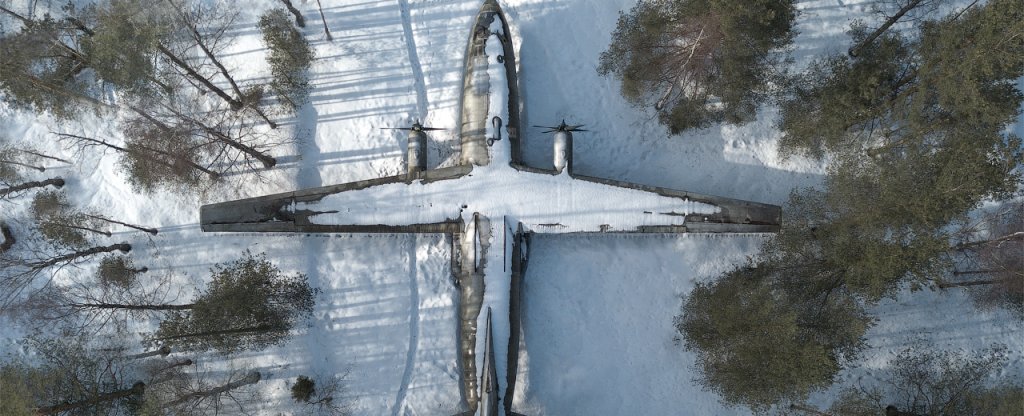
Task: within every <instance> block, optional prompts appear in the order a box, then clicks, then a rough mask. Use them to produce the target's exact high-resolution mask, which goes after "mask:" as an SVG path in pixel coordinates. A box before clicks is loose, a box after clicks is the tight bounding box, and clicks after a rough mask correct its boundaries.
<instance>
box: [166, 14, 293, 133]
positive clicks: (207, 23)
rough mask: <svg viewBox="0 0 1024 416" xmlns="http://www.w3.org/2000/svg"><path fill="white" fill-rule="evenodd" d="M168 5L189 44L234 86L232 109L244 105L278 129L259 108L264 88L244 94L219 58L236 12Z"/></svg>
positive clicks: (253, 89) (232, 88) (257, 88)
mask: <svg viewBox="0 0 1024 416" xmlns="http://www.w3.org/2000/svg"><path fill="white" fill-rule="evenodd" d="M167 2H168V3H169V4H171V5H172V7H173V8H174V9H175V12H176V14H177V20H178V21H179V22H181V27H182V30H183V31H185V32H186V37H187V38H188V39H189V40H190V43H191V44H193V45H195V47H196V48H198V49H199V50H200V51H202V53H203V56H204V57H205V58H206V59H207V60H208V61H209V63H210V64H211V65H213V67H215V68H216V70H217V72H218V73H219V74H220V75H221V76H222V77H223V78H224V79H225V80H227V81H228V84H229V85H231V90H232V91H233V92H234V93H235V96H234V99H235V101H234V102H232V101H229V103H230V104H232V108H235V102H237V103H239V104H241V108H248V109H251V110H252V111H253V112H255V113H256V114H257V115H259V116H260V118H262V119H263V120H264V121H266V122H267V125H269V126H270V128H272V129H276V128H277V123H274V122H273V121H272V120H270V117H268V116H267V114H266V113H265V112H264V111H263V110H262V109H261V108H260V102H259V101H260V99H261V98H262V95H263V94H262V89H261V88H259V87H256V88H252V89H250V90H249V91H246V92H243V91H242V89H241V88H239V86H238V83H237V82H235V79H234V77H232V76H231V73H230V72H229V71H228V69H227V67H226V66H224V64H223V63H222V62H221V61H220V59H218V58H217V54H216V51H217V50H218V49H220V48H222V45H223V44H224V43H226V42H224V36H223V35H224V32H225V31H226V30H227V28H228V26H230V24H231V23H232V22H234V20H235V16H237V12H236V11H227V10H226V9H220V8H217V7H215V6H210V5H207V4H205V3H201V2H185V3H180V4H179V3H177V2H176V1H175V0H167Z"/></svg>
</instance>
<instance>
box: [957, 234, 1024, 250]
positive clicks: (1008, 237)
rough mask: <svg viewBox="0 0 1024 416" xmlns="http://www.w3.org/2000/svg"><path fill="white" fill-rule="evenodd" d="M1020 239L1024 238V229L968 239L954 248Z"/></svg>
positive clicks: (961, 248)
mask: <svg viewBox="0 0 1024 416" xmlns="http://www.w3.org/2000/svg"><path fill="white" fill-rule="evenodd" d="M1020 239H1024V231H1015V232H1012V233H1009V234H1006V235H1002V236H999V237H996V238H990V239H988V240H978V241H968V242H966V243H960V244H957V245H956V246H954V247H953V248H954V249H956V250H963V249H965V248H969V247H975V246H983V245H986V244H993V243H1002V242H1004V241H1010V240H1020Z"/></svg>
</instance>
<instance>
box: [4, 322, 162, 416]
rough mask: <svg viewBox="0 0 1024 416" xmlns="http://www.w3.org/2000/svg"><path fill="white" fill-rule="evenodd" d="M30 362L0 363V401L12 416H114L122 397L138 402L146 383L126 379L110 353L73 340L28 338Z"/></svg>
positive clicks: (121, 363) (127, 373) (123, 400)
mask: <svg viewBox="0 0 1024 416" xmlns="http://www.w3.org/2000/svg"><path fill="white" fill-rule="evenodd" d="M28 341H29V342H28V346H29V348H31V349H32V350H34V351H35V352H36V355H37V360H35V362H33V363H31V364H30V363H27V362H20V361H13V362H6V363H3V364H2V365H0V378H2V379H3V386H4V388H3V389H0V403H3V408H5V409H6V410H7V411H13V412H15V414H36V415H57V414H118V413H120V412H123V411H124V410H126V409H125V407H126V406H125V405H126V404H127V399H130V398H133V397H134V398H141V397H142V395H143V392H144V391H145V388H146V385H145V383H143V382H141V381H135V382H133V381H132V377H131V375H130V373H131V372H130V371H129V369H128V367H127V366H125V365H124V364H125V362H124V361H123V360H121V359H120V357H119V356H118V355H117V354H116V353H113V350H110V349H108V350H90V349H88V345H87V344H86V343H85V342H84V341H83V340H81V339H78V338H70V339H69V338H67V337H65V338H62V339H60V340H40V339H36V338H29V340H28Z"/></svg>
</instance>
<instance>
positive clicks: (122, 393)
mask: <svg viewBox="0 0 1024 416" xmlns="http://www.w3.org/2000/svg"><path fill="white" fill-rule="evenodd" d="M145 391H146V383H143V382H141V381H140V382H138V383H135V385H133V386H132V387H131V388H130V389H123V390H116V391H112V392H109V393H100V394H98V395H96V396H93V397H91V398H89V399H85V400H80V401H77V402H71V403H69V402H64V403H61V404H58V405H55V406H47V407H40V408H39V409H37V410H36V413H38V414H40V415H55V414H58V413H63V412H67V411H69V410H75V409H81V408H84V407H88V406H92V405H96V404H99V403H105V402H112V401H114V400H120V399H125V398H128V397H131V396H141V395H142V394H143V393H144V392H145Z"/></svg>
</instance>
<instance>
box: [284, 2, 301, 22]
mask: <svg viewBox="0 0 1024 416" xmlns="http://www.w3.org/2000/svg"><path fill="white" fill-rule="evenodd" d="M281 3H284V7H287V8H288V11H290V12H292V14H293V15H295V26H298V27H306V18H305V17H302V13H299V9H296V8H295V6H292V2H291V0H281Z"/></svg>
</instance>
